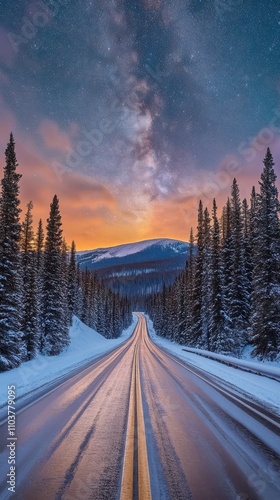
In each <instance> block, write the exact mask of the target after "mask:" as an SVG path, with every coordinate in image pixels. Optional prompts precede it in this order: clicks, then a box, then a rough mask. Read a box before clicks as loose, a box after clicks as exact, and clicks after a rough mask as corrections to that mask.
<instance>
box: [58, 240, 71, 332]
mask: <svg viewBox="0 0 280 500" xmlns="http://www.w3.org/2000/svg"><path fill="white" fill-rule="evenodd" d="M61 270H62V288H63V290H64V293H63V303H62V307H63V309H64V316H65V323H66V324H67V325H68V327H69V326H71V324H72V322H71V316H70V312H69V302H68V279H69V247H68V245H67V242H66V240H65V238H63V240H62V251H61Z"/></svg>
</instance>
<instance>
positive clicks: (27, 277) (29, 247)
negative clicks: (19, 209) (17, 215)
mask: <svg viewBox="0 0 280 500" xmlns="http://www.w3.org/2000/svg"><path fill="white" fill-rule="evenodd" d="M32 208H33V204H32V201H30V202H29V203H28V205H27V212H26V215H25V219H24V222H23V223H22V237H21V273H22V280H23V289H22V317H21V329H22V332H23V342H24V347H25V352H26V354H25V359H26V360H30V359H32V358H34V357H35V356H36V350H37V348H38V347H39V309H38V288H37V268H36V267H37V266H36V264H37V262H36V254H35V250H34V233H33V218H32Z"/></svg>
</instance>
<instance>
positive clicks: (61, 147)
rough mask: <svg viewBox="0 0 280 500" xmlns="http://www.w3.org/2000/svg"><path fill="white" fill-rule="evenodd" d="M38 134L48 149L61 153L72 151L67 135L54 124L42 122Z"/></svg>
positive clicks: (50, 121)
mask: <svg viewBox="0 0 280 500" xmlns="http://www.w3.org/2000/svg"><path fill="white" fill-rule="evenodd" d="M39 132H40V134H41V137H42V138H43V141H44V143H45V145H46V146H47V147H48V148H50V149H56V150H58V151H62V152H66V151H67V152H69V151H72V149H73V148H72V142H71V138H70V137H69V134H67V133H66V132H64V131H63V130H61V129H60V128H59V126H58V124H57V123H56V122H54V121H52V120H43V121H42V122H41V124H40V127H39Z"/></svg>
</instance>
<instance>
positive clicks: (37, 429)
mask: <svg viewBox="0 0 280 500" xmlns="http://www.w3.org/2000/svg"><path fill="white" fill-rule="evenodd" d="M138 316H139V321H138V324H137V326H136V329H135V332H134V334H133V336H132V337H131V338H130V339H129V340H128V341H127V342H126V343H125V344H123V345H122V346H120V347H119V348H118V349H116V350H115V351H114V352H112V353H110V354H107V355H104V356H102V357H101V358H99V359H98V360H97V361H94V362H92V364H91V365H90V366H87V367H86V368H84V369H82V370H81V371H80V372H79V373H77V374H75V375H72V376H71V377H70V378H69V379H68V380H66V381H64V382H63V383H61V384H60V385H58V387H56V388H52V389H51V390H50V391H49V392H48V393H45V394H42V395H41V397H40V398H38V396H37V399H35V400H34V401H32V402H29V404H28V406H27V407H26V408H22V409H21V410H20V411H19V412H18V414H17V420H16V435H17V441H16V442H15V445H16V446H15V447H16V493H11V492H8V489H7V487H8V484H7V476H6V474H7V472H8V471H9V469H8V467H10V466H8V464H7V460H8V450H9V448H7V442H8V441H7V422H2V423H1V427H0V436H1V443H0V444H1V448H0V452H1V454H0V459H1V471H2V472H1V483H0V498H1V500H4V499H5V498H13V499H20V500H25V499H27V500H52V499H54V500H59V499H66V500H68V499H69V500H70V499H76V500H80V499H81V500H82V499H83V500H87V499H93V500H111V499H112V500H114V499H119V498H120V499H121V500H132V499H140V500H149V499H151V498H152V499H172V500H173V499H174V500H181V499H194V500H204V499H205V500H212V499H213V500H219V499H221V500H230V499H234V500H246V499H267V500H278V499H279V498H280V474H279V463H280V458H279V454H280V437H279V435H280V419H279V418H278V417H277V416H275V415H271V414H269V412H268V411H267V410H265V409H264V408H262V407H259V406H258V405H257V404H256V403H254V402H252V401H249V400H246V398H245V396H244V397H242V398H240V397H239V396H238V394H237V393H235V392H234V391H233V390H232V389H231V388H230V387H229V385H228V384H227V385H226V384H224V385H222V382H221V381H220V380H219V379H216V378H215V377H213V376H210V375H207V374H206V373H205V372H202V371H199V370H197V369H195V368H193V367H191V366H188V365H186V364H185V363H184V362H182V361H180V360H178V359H177V358H175V357H174V356H173V355H171V354H169V353H167V352H165V351H163V350H161V349H160V348H159V347H157V346H156V345H154V344H153V343H152V342H151V340H150V339H149V337H148V334H147V329H146V322H145V318H144V317H143V316H142V315H141V314H139V315H138ZM58 362H59V358H58ZM279 387H280V384H279ZM10 442H11V443H12V441H10Z"/></svg>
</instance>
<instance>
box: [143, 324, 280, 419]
mask: <svg viewBox="0 0 280 500" xmlns="http://www.w3.org/2000/svg"><path fill="white" fill-rule="evenodd" d="M146 317H147V323H148V329H149V333H150V337H151V339H152V340H153V342H155V344H157V345H158V346H159V347H163V348H164V349H167V350H168V351H170V352H171V353H172V354H174V355H175V356H177V357H178V358H180V359H182V360H183V361H186V362H187V363H188V364H190V365H193V366H195V367H197V368H199V369H202V370H205V371H206V372H207V373H210V374H212V375H214V376H215V377H218V378H219V379H222V380H223V382H224V383H226V385H228V386H231V387H234V388H235V389H236V391H237V392H238V393H240V394H241V393H244V394H247V395H248V397H250V398H251V399H254V400H257V401H258V402H260V403H261V404H263V405H265V406H266V407H267V408H270V409H271V411H273V412H274V413H276V414H278V415H280V382H277V381H276V380H272V379H271V378H268V377H265V376H261V375H257V374H254V373H248V372H247V371H244V370H241V369H238V368H233V367H231V366H227V365H225V364H222V363H220V362H219V361H216V360H212V359H209V358H206V357H203V356H200V355H198V354H195V353H192V352H186V351H184V350H183V346H181V345H179V344H176V343H175V342H171V341H170V340H167V339H164V338H162V337H159V336H158V335H156V333H155V330H154V328H153V323H152V321H151V320H150V319H149V318H148V316H146ZM253 361H254V362H255V361H256V360H255V359H254V360H253ZM256 362H257V361H256ZM259 363H260V362H259ZM254 364H255V363H254ZM261 365H264V363H261ZM267 365H268V366H271V365H273V366H274V368H276V366H277V363H267ZM278 366H279V369H280V364H279V363H278ZM279 371H280V370H279Z"/></svg>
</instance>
